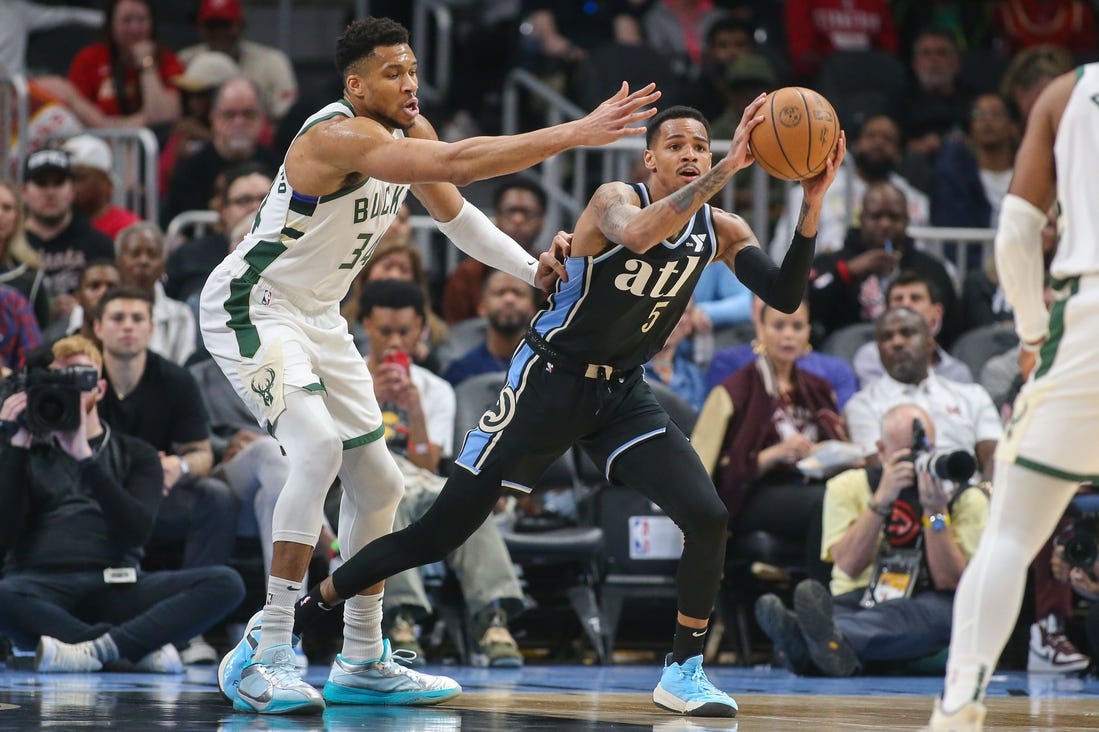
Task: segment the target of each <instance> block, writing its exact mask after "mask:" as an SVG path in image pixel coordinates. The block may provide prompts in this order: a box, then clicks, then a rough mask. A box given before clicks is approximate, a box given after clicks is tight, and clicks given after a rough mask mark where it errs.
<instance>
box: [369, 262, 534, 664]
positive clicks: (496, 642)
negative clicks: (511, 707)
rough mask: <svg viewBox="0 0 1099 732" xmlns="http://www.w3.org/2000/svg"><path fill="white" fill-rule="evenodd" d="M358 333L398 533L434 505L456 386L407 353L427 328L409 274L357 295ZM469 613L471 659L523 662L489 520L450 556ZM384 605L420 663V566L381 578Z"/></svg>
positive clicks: (507, 569)
mask: <svg viewBox="0 0 1099 732" xmlns="http://www.w3.org/2000/svg"><path fill="white" fill-rule="evenodd" d="M360 312H361V313H362V325H363V330H365V331H366V333H367V334H368V335H369V336H370V352H369V353H368V354H367V357H366V358H367V365H368V366H369V367H370V373H372V374H373V375H374V394H375V396H376V397H377V399H378V405H379V406H380V407H381V411H382V422H383V424H384V426H385V441H386V445H387V446H388V447H389V449H390V451H391V452H392V453H393V457H394V459H395V460H396V461H397V466H398V467H399V468H400V469H401V472H402V473H403V474H404V480H405V495H404V498H402V499H401V502H400V505H399V506H398V508H397V515H396V517H395V518H394V521H393V528H394V530H398V529H402V528H404V527H405V526H407V525H408V524H410V523H412V522H413V521H415V520H416V519H418V518H419V517H420V516H421V515H422V514H423V513H424V512H425V511H426V510H427V509H428V507H429V506H430V505H431V504H432V503H434V502H435V497H436V496H437V495H438V494H439V491H440V490H442V488H443V483H444V480H443V478H442V476H440V475H439V474H438V469H439V464H440V462H441V460H442V459H443V458H448V457H450V455H451V452H452V448H453V442H454V415H455V408H456V402H455V397H454V389H453V388H452V387H451V386H450V384H449V383H447V382H446V381H445V380H444V379H442V378H440V377H439V376H436V375H435V374H433V373H431V372H430V371H428V370H427V369H425V368H423V367H421V366H418V365H416V364H414V363H411V360H410V359H411V357H410V356H409V353H411V352H412V349H413V348H414V347H415V345H416V342H417V340H418V339H419V336H420V332H421V331H422V330H423V328H424V317H425V311H424V297H423V293H422V292H421V291H420V288H419V286H418V285H416V284H415V283H413V282H408V281H405V280H374V281H372V282H370V283H368V284H367V285H366V286H365V287H364V288H363V291H362V294H361V295H360ZM446 561H447V564H449V565H450V566H451V567H452V568H453V569H454V572H455V574H456V575H457V576H458V582H459V584H460V585H461V588H462V594H463V595H464V596H465V601H466V606H467V608H468V609H469V611H470V614H471V615H472V617H473V623H474V631H475V634H476V635H475V641H476V645H477V648H476V649H475V652H474V657H473V661H474V663H475V664H477V665H486V666H495V667H516V666H521V665H522V663H523V657H522V655H521V654H520V653H519V649H518V646H517V645H516V643H515V639H514V638H512V636H511V633H510V632H509V631H508V629H507V619H508V617H509V616H514V615H516V614H518V613H519V612H520V611H521V610H522V609H523V591H522V589H521V588H520V586H519V579H518V577H517V576H516V574H515V568H514V566H513V565H512V563H511V557H510V555H509V554H508V550H507V545H506V544H504V540H503V538H502V537H501V536H500V532H499V529H498V528H497V526H496V522H495V521H493V520H492V519H491V518H489V519H488V520H486V521H485V522H484V523H483V524H481V527H480V528H479V529H478V530H477V531H476V532H474V533H473V535H472V536H470V538H469V539H468V540H466V542H465V543H464V544H463V545H462V546H460V547H458V549H456V550H455V551H454V552H453V553H452V554H450V555H449V556H448V557H447V559H446ZM383 612H384V613H385V616H386V622H385V624H384V625H385V627H386V628H387V629H388V636H389V640H390V643H391V645H392V646H393V647H394V648H397V649H405V650H411V651H414V652H415V653H416V654H417V658H416V659H414V660H413V661H412V663H413V664H415V665H420V664H422V663H423V661H422V658H423V656H422V654H423V651H422V649H421V648H420V647H419V644H418V642H417V640H416V636H415V633H414V630H413V629H414V626H415V624H416V621H417V620H420V619H422V618H424V617H426V616H428V615H430V614H431V612H432V608H431V603H430V601H429V600H428V598H427V595H426V593H425V591H424V587H423V582H422V580H421V578H420V572H419V570H418V569H410V570H406V571H404V572H401V573H400V574H397V575H395V576H393V577H391V578H389V579H388V580H386V592H385V599H384V601H383Z"/></svg>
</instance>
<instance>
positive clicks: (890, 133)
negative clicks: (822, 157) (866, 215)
mask: <svg viewBox="0 0 1099 732" xmlns="http://www.w3.org/2000/svg"><path fill="white" fill-rule="evenodd" d="M902 150H903V145H902V137H901V128H900V126H899V125H898V124H897V122H896V121H895V120H894V119H893V118H892V117H889V116H887V115H884V114H880V115H875V116H873V117H870V118H869V119H867V120H866V122H864V123H863V125H862V127H861V128H859V131H858V134H857V135H856V136H855V138H854V142H853V143H852V145H851V153H852V154H851V155H849V156H848V159H850V160H853V163H851V164H848V165H845V166H844V167H843V168H842V169H840V171H839V172H838V173H837V174H836V182H835V183H834V184H833V185H832V187H831V188H829V189H828V193H827V194H825V198H824V208H823V209H822V210H821V215H820V229H819V233H818V234H817V254H824V253H827V252H834V251H837V250H838V249H841V248H842V247H843V246H844V241H845V239H846V237H847V235H848V233H849V231H848V230H849V229H850V228H851V227H854V226H857V225H858V222H859V208H860V206H861V205H862V201H863V198H864V197H865V195H866V189H867V187H868V186H870V185H872V184H874V183H883V182H887V181H888V182H889V183H892V184H893V185H894V186H896V187H897V188H899V189H900V190H901V192H903V193H904V198H905V201H906V202H907V207H908V221H909V222H910V223H911V224H912V225H913V226H925V225H926V224H927V223H928V222H929V221H930V220H931V205H930V203H929V201H928V198H927V195H926V194H924V193H921V192H920V191H919V190H917V189H916V188H915V187H914V186H913V185H912V184H911V183H910V182H909V181H907V180H905V179H904V178H903V177H901V175H900V174H899V173H898V172H897V166H898V165H900V162H901V159H902ZM801 197H802V194H801V186H790V187H789V189H788V190H787V194H786V208H785V211H784V213H783V215H782V216H781V218H779V221H778V225H777V226H776V227H775V234H774V238H772V239H771V252H772V255H773V256H779V257H781V256H782V255H783V254H784V253H785V251H786V247H787V246H788V245H789V240H790V235H791V232H793V231H794V227H795V226H796V225H797V217H798V212H799V211H801V200H802V198H801ZM783 237H785V238H783Z"/></svg>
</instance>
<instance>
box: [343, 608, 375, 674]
mask: <svg viewBox="0 0 1099 732" xmlns="http://www.w3.org/2000/svg"><path fill="white" fill-rule="evenodd" d="M384 594H385V592H384V591H383V592H379V593H378V594H376V595H355V596H354V597H349V598H348V599H347V601H346V602H344V604H343V654H342V655H343V657H344V660H346V661H350V662H351V663H362V662H363V661H374V660H377V659H379V658H381V657H382V596H383V595H384Z"/></svg>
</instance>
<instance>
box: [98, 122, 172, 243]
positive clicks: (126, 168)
mask: <svg viewBox="0 0 1099 732" xmlns="http://www.w3.org/2000/svg"><path fill="white" fill-rule="evenodd" d="M87 134H89V135H94V136H96V137H99V138H101V139H103V140H104V141H105V142H106V143H107V144H108V145H110V146H111V158H112V161H113V162H112V166H111V167H112V173H113V175H114V194H113V195H112V199H113V200H114V202H115V203H116V204H118V205H119V206H122V207H123V208H127V209H129V210H131V211H133V212H134V213H136V214H137V215H138V216H140V217H141V218H143V219H145V220H146V221H153V222H156V221H159V220H160V190H159V180H158V178H157V160H158V158H159V157H160V145H158V144H157V141H156V135H154V134H153V133H152V131H151V130H149V129H147V128H145V127H126V128H119V129H101V130H88V131H87Z"/></svg>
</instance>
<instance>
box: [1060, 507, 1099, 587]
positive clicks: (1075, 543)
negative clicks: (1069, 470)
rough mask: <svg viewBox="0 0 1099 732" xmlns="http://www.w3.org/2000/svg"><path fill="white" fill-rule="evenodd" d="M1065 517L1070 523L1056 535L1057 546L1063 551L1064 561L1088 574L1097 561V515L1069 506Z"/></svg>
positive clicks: (1098, 532)
mask: <svg viewBox="0 0 1099 732" xmlns="http://www.w3.org/2000/svg"><path fill="white" fill-rule="evenodd" d="M1065 515H1066V516H1069V517H1071V518H1072V523H1071V524H1069V525H1068V526H1066V527H1065V528H1064V529H1062V530H1061V532H1060V533H1059V534H1057V539H1056V541H1055V543H1056V545H1057V546H1060V547H1061V548H1062V549H1063V550H1064V556H1065V561H1066V562H1067V563H1068V564H1070V565H1071V566H1073V567H1076V568H1077V569H1082V570H1084V571H1085V572H1088V573H1090V572H1091V571H1092V569H1093V568H1094V567H1095V561H1096V560H1097V559H1099V515H1097V514H1095V513H1093V512H1091V511H1081V510H1080V508H1078V507H1077V506H1076V505H1075V504H1069V507H1068V509H1067V510H1066V511H1065Z"/></svg>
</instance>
